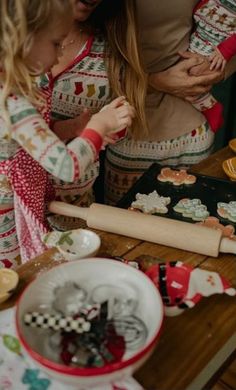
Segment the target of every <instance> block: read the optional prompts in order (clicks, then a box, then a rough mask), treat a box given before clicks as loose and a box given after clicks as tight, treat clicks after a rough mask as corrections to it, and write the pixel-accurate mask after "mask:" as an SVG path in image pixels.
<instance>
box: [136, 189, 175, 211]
mask: <svg viewBox="0 0 236 390" xmlns="http://www.w3.org/2000/svg"><path fill="white" fill-rule="evenodd" d="M170 202H171V198H169V197H164V196H160V195H159V194H158V193H157V192H156V191H153V192H151V193H150V194H140V193H138V194H136V200H135V201H134V202H132V203H131V206H132V207H134V208H135V209H139V210H142V211H143V212H144V213H146V214H155V213H160V214H166V213H167V212H168V208H167V207H166V206H167V205H168V204H169V203H170Z"/></svg>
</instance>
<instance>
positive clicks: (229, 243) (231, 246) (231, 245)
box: [219, 237, 236, 254]
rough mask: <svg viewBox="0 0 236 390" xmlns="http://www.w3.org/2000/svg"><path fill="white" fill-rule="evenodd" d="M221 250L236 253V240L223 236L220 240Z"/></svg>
mask: <svg viewBox="0 0 236 390" xmlns="http://www.w3.org/2000/svg"><path fill="white" fill-rule="evenodd" d="M219 250H220V252H222V253H233V254H236V241H234V240H230V239H229V238H227V237H223V238H222V239H221V242H220V249H219Z"/></svg>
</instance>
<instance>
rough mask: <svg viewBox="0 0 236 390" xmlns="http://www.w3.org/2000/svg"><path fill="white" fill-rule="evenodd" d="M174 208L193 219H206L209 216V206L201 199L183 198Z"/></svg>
mask: <svg viewBox="0 0 236 390" xmlns="http://www.w3.org/2000/svg"><path fill="white" fill-rule="evenodd" d="M173 209H174V211H176V212H177V213H180V214H182V215H183V217H186V218H191V219H192V220H193V221H204V219H206V218H207V217H209V212H208V211H207V207H206V206H205V205H204V204H202V202H201V200H200V199H188V198H184V199H181V200H180V201H179V202H178V203H177V204H176V205H175V206H174V207H173Z"/></svg>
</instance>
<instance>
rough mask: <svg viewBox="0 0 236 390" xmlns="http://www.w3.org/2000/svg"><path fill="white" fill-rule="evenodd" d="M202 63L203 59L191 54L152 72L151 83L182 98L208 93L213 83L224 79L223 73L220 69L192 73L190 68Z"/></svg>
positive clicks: (160, 89)
mask: <svg viewBox="0 0 236 390" xmlns="http://www.w3.org/2000/svg"><path fill="white" fill-rule="evenodd" d="M200 63H201V60H200V59H199V58H198V57H196V56H190V58H186V59H184V60H183V61H180V62H178V63H177V64H176V65H174V66H172V67H171V68H169V69H167V70H165V71H163V72H159V73H153V74H151V75H150V76H149V83H150V85H151V86H152V87H154V88H155V89H156V90H158V91H161V92H165V93H168V94H170V95H174V96H177V97H180V98H182V99H185V98H186V97H189V96H198V95H201V94H204V93H207V92H209V91H210V89H211V87H212V85H213V84H215V83H217V82H219V80H220V79H222V74H221V72H220V71H213V72H212V73H210V74H207V75H201V76H192V75H190V74H189V71H190V69H191V68H192V67H194V66H196V65H199V64H200Z"/></svg>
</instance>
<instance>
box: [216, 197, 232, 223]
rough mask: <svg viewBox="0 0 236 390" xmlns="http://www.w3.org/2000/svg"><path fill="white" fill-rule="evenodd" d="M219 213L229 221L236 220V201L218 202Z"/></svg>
mask: <svg viewBox="0 0 236 390" xmlns="http://www.w3.org/2000/svg"><path fill="white" fill-rule="evenodd" d="M217 214H219V215H220V216H221V217H222V218H225V219H228V220H229V221H232V222H236V201H231V202H229V203H224V202H218V203H217Z"/></svg>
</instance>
